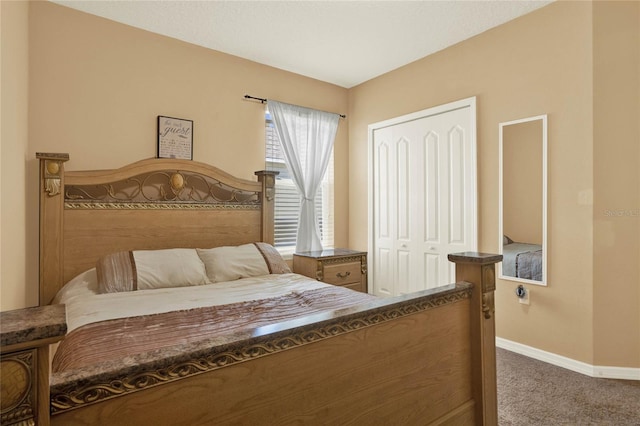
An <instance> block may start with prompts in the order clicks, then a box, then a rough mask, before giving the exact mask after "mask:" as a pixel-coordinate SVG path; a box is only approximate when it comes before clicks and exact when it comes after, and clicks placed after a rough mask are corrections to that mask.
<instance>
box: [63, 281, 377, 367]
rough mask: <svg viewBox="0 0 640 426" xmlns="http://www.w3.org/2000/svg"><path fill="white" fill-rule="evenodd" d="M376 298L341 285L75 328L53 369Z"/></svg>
mask: <svg viewBox="0 0 640 426" xmlns="http://www.w3.org/2000/svg"><path fill="white" fill-rule="evenodd" d="M373 299H375V298H374V296H370V295H368V294H364V293H358V292H354V291H351V290H348V289H344V288H341V287H334V286H327V287H323V288H318V289H313V290H308V291H300V292H298V291H294V292H291V293H288V294H286V295H282V296H277V297H271V298H266V299H262V300H253V301H244V302H239V303H232V304H227V305H219V306H208V307H202V308H195V309H189V310H180V311H173V312H166V313H158V314H151V315H143V316H136V317H128V318H118V319H111V320H106V321H100V322H96V323H91V324H87V325H83V326H81V327H79V328H77V329H75V330H73V331H71V332H70V333H69V334H68V335H67V336H66V337H65V339H64V340H63V341H62V343H61V344H60V346H59V348H58V350H57V351H56V354H55V357H54V359H53V365H52V368H53V370H52V371H53V372H54V373H55V372H60V371H67V370H75V369H81V368H85V367H87V366H89V365H92V364H94V363H99V362H104V361H113V360H118V359H121V358H123V357H124V356H127V355H135V354H140V353H144V352H146V351H151V350H158V349H162V348H167V347H171V346H175V345H182V344H187V343H193V342H197V341H199V340H203V339H207V338H211V337H212V336H217V335H223V334H228V333H233V332H234V331H241V330H246V329H250V328H255V327H260V326H265V325H268V324H274V323H277V322H282V321H285V320H289V319H294V318H300V317H304V316H307V315H310V314H313V313H317V312H321V311H328V310H334V309H339V308H346V307H350V306H354V305H357V304H360V303H365V302H368V301H371V300H373Z"/></svg>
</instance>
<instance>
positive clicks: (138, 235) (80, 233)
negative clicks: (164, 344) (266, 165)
mask: <svg viewBox="0 0 640 426" xmlns="http://www.w3.org/2000/svg"><path fill="white" fill-rule="evenodd" d="M36 157H37V158H38V159H39V160H40V180H39V185H40V305H47V304H49V303H51V300H52V299H53V297H54V296H55V294H56V293H57V291H58V290H59V289H60V288H61V287H62V286H63V285H64V284H65V283H66V282H67V281H69V280H70V279H71V278H73V277H75V276H76V275H78V274H79V273H81V272H83V271H86V270H88V269H90V268H92V267H94V266H95V264H96V261H97V260H98V258H100V257H101V256H104V255H105V254H108V253H113V252H116V251H121V250H143V249H147V250H149V249H163V248H172V247H185V248H196V247H200V248H209V247H219V246H226V245H238V244H245V243H250V242H254V241H264V242H268V243H273V196H274V190H275V189H274V183H275V174H276V172H266V171H260V172H256V175H257V176H258V181H257V182H253V181H249V180H244V179H239V178H236V177H233V176H231V175H230V174H228V173H226V172H223V171H222V170H220V169H218V168H216V167H213V166H210V165H207V164H204V163H199V162H196V161H190V160H176V159H159V158H152V159H147V160H142V161H138V162H135V163H132V164H129V165H126V166H124V167H121V168H119V169H114V170H90V171H73V172H71V171H70V172H65V171H64V163H65V162H66V161H68V160H69V155H68V154H45V153H37V154H36Z"/></svg>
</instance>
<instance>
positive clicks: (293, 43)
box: [53, 0, 551, 88]
mask: <svg viewBox="0 0 640 426" xmlns="http://www.w3.org/2000/svg"><path fill="white" fill-rule="evenodd" d="M53 1H54V2H55V3H58V4H62V5H64V6H68V7H71V8H74V9H77V10H81V11H84V12H88V13H91V14H94V15H98V16H102V17H104V18H108V19H111V20H114V21H117V22H121V23H124V24H128V25H131V26H134V27H138V28H142V29H145V30H148V31H151V32H154V33H158V34H163V35H166V36H169V37H173V38H176V39H179V40H183V41H186V42H189V43H193V44H197V45H201V46H204V47H208V48H210V49H214V50H218V51H221V52H225V53H229V54H232V55H235V56H239V57H242V58H246V59H250V60H252V61H256V62H260V63H263V64H266V65H270V66H273V67H276V68H280V69H283V70H287V71H292V72H294V73H297V74H302V75H305V76H308V77H312V78H315V79H318V80H322V81H326V82H330V83H334V84H336V85H338V86H342V87H346V88H349V87H353V86H355V85H357V84H360V83H362V82H364V81H367V80H369V79H371V78H374V77H376V76H379V75H381V74H384V73H386V72H388V71H391V70H393V69H396V68H398V67H401V66H403V65H406V64H408V63H410V62H413V61H415V60H417V59H420V58H423V57H425V56H427V55H430V54H432V53H435V52H437V51H439V50H442V49H444V48H446V47H448V46H451V45H453V44H455V43H458V42H460V41H463V40H465V39H468V38H470V37H473V36H475V35H477V34H480V33H482V32H484V31H486V30H488V29H490V28H492V27H495V26H497V25H500V24H502V23H504V22H507V21H510V20H512V19H514V18H516V17H518V16H521V15H524V14H526V13H529V12H531V11H533V10H535V9H537V8H540V7H542V6H545V5H547V4H549V3H551V1H549V0H533V1H530V0H510V1H496V0H482V1H463V0H445V1H434V0H423V1H406V0H395V1H362V0H361V1H335V0H334V1H304V0H302V1H268V0H262V1H243V0H227V1H220V0H217V1H214V0H210V1H168V0H164V1H131V0H128V1H127V0H125V1H114V0H53Z"/></svg>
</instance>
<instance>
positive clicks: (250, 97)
mask: <svg viewBox="0 0 640 426" xmlns="http://www.w3.org/2000/svg"><path fill="white" fill-rule="evenodd" d="M244 98H245V99H255V100H256V101H260V103H261V104H264V103H267V100H266V99H265V98H256V97H255V96H251V95H244ZM332 114H335V113H332ZM338 116H340V118H347V116H346V115H344V114H338Z"/></svg>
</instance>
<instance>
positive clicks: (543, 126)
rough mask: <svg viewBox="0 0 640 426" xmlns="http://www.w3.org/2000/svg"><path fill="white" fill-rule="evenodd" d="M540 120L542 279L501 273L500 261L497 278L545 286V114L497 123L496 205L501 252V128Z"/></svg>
mask: <svg viewBox="0 0 640 426" xmlns="http://www.w3.org/2000/svg"><path fill="white" fill-rule="evenodd" d="M536 120H541V121H542V281H535V280H530V279H525V278H517V277H511V276H507V275H503V274H502V262H499V263H498V264H497V267H498V278H500V279H503V280H507V281H516V282H519V283H525V284H534V285H541V286H546V285H547V282H548V275H547V273H548V269H547V253H548V247H547V114H543V115H537V116H534V117H527V118H522V119H520V120H513V121H507V122H504V123H499V125H498V130H499V131H498V133H499V148H498V151H499V154H498V169H499V177H498V181H499V194H498V196H499V203H498V204H499V206H498V228H499V240H498V241H499V244H498V247H499V253H500V254H503V236H504V229H503V207H504V205H503V203H504V200H503V196H504V194H503V173H504V170H503V158H502V157H503V143H504V141H503V129H504V127H505V126H511V125H514V124H519V123H527V122H531V121H536Z"/></svg>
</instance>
